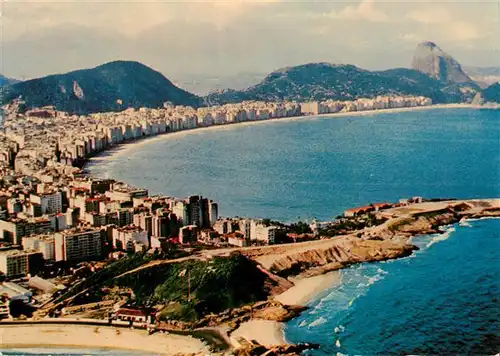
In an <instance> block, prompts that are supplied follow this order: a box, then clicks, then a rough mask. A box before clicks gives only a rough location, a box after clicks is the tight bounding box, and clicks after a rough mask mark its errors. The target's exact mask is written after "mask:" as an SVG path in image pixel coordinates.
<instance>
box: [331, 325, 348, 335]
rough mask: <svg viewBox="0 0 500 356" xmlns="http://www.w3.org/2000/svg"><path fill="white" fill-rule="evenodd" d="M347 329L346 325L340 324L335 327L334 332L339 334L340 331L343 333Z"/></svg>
mask: <svg viewBox="0 0 500 356" xmlns="http://www.w3.org/2000/svg"><path fill="white" fill-rule="evenodd" d="M344 331H345V327H344V325H339V326H336V327H335V329H333V332H334V333H335V334H339V333H342V332H344Z"/></svg>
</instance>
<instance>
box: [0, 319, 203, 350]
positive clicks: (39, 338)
mask: <svg viewBox="0 0 500 356" xmlns="http://www.w3.org/2000/svg"><path fill="white" fill-rule="evenodd" d="M0 344H1V347H2V348H3V349H7V348H24V347H32V348H36V347H51V348H56V347H63V348H64V347H75V348H85V349H115V350H116V349H122V350H131V351H141V352H144V353H149V354H157V355H175V354H179V353H181V354H189V353H200V354H205V355H209V354H210V350H209V349H208V347H207V346H206V345H205V344H204V343H203V342H201V341H200V340H198V339H195V338H192V337H189V336H181V335H173V334H161V333H156V334H152V335H148V334H147V332H146V330H129V329H123V328H120V329H117V328H113V327H94V326H80V325H43V326H42V325H30V326H14V325H9V326H0Z"/></svg>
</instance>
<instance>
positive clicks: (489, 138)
mask: <svg viewBox="0 0 500 356" xmlns="http://www.w3.org/2000/svg"><path fill="white" fill-rule="evenodd" d="M499 123H500V111H499V110H489V109H485V110H473V109H444V110H443V109H436V110H424V111H413V112H396V113H384V114H374V115H366V116H354V115H353V116H351V117H342V118H324V117H323V118H314V117H309V118H303V119H299V120H283V121H274V122H267V123H262V124H258V125H233V126H228V127H224V128H221V129H220V130H198V131H196V130H195V131H192V132H190V133H187V134H186V135H183V136H175V137H171V138H166V139H164V140H156V141H152V142H151V143H148V144H146V145H141V146H138V147H137V148H135V149H133V150H127V151H125V152H124V153H122V154H119V155H116V156H110V157H108V159H107V160H105V161H98V162H99V163H95V164H91V165H90V166H89V169H90V171H91V172H92V173H94V174H96V175H98V176H108V177H114V178H117V179H120V180H124V181H126V182H128V183H131V184H134V185H137V186H140V187H146V188H148V189H149V190H150V193H161V194H166V195H170V196H187V195H193V194H201V195H204V196H207V197H209V198H212V199H215V200H217V201H218V202H219V204H220V213H221V214H222V215H224V216H234V215H239V216H250V217H268V218H272V219H279V220H283V221H294V220H297V219H307V220H310V219H312V218H316V219H318V220H330V219H332V218H333V217H335V216H336V215H339V214H341V213H342V212H343V210H345V209H347V208H351V207H354V206H359V205H366V204H369V203H374V202H383V201H396V200H398V199H399V198H404V197H411V196H423V197H427V198H437V197H439V198H444V197H450V198H451V197H453V198H492V197H500V155H499V152H500V125H499ZM96 162H97V161H96ZM465 225H467V226H462V225H458V224H457V225H455V226H449V227H448V231H447V232H446V233H445V234H441V235H429V236H421V237H416V238H414V239H413V242H414V243H415V244H417V245H418V246H419V247H420V248H421V249H420V250H419V251H418V252H416V253H415V254H414V255H412V256H410V257H408V258H404V259H400V260H395V261H388V262H383V263H372V264H362V265H357V266H352V267H350V268H347V269H345V270H342V272H341V275H342V283H341V285H340V286H338V287H336V288H334V289H331V290H328V291H325V292H324V293H323V294H322V295H321V296H319V297H318V298H317V299H315V300H313V301H311V302H310V307H311V308H310V309H309V310H308V311H306V312H305V313H304V314H302V316H300V317H299V318H297V319H294V320H292V321H291V322H289V323H288V324H287V326H286V328H285V336H286V338H287V340H289V341H292V342H299V341H308V342H315V343H319V344H320V345H321V348H320V349H319V350H317V351H315V352H313V353H312V354H317V355H335V354H338V355H390V354H475V355H484V354H494V353H496V352H500V301H499V298H500V297H499V296H500V279H499V276H500V259H499V254H498V251H499V250H500V249H499V247H500V237H499V231H500V220H495V219H490V220H479V221H472V222H469V223H467V224H465Z"/></svg>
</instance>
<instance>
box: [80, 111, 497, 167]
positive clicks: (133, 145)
mask: <svg viewBox="0 0 500 356" xmlns="http://www.w3.org/2000/svg"><path fill="white" fill-rule="evenodd" d="M481 108H488V107H483V106H480V105H472V104H437V105H430V106H417V107H407V108H396V109H379V110H365V111H351V112H337V113H329V114H320V115H309V116H292V117H282V118H275V119H268V120H260V121H244V122H236V123H231V124H224V125H213V126H209V127H198V128H195V129H190V130H182V131H176V132H170V133H165V134H161V135H157V136H150V137H147V138H144V139H140V140H137V141H130V142H126V143H122V144H119V145H116V146H114V147H112V148H110V149H108V150H106V151H104V152H102V153H101V154H99V155H97V156H95V157H93V158H91V159H90V160H89V163H90V164H97V163H99V161H106V160H109V159H112V158H114V157H118V156H121V155H123V154H126V153H127V152H130V150H135V149H137V148H138V147H140V146H142V145H146V144H149V143H152V142H156V141H159V140H164V139H167V138H168V139H173V138H180V137H183V136H185V135H193V134H201V133H204V132H207V131H212V130H229V129H233V128H235V127H241V126H252V125H260V124H265V123H270V122H287V121H294V120H315V119H318V118H332V119H336V118H344V117H361V116H372V115H378V114H388V113H400V112H407V111H422V110H434V109H481Z"/></svg>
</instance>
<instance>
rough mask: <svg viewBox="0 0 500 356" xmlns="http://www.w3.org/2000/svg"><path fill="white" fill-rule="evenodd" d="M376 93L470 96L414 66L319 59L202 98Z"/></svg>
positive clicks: (441, 98)
mask: <svg viewBox="0 0 500 356" xmlns="http://www.w3.org/2000/svg"><path fill="white" fill-rule="evenodd" d="M472 86H473V88H476V86H475V85H472ZM378 95H422V96H427V97H430V98H431V99H432V100H433V102H438V103H447V102H457V101H465V100H470V99H471V95H469V94H468V93H467V92H463V91H462V90H461V85H457V84H455V83H443V82H441V81H439V80H437V79H435V78H431V77H429V76H428V75H427V74H425V73H422V72H420V71H418V70H414V69H408V68H394V69H389V70H385V71H369V70H366V69H362V68H358V67H356V66H354V65H352V64H332V63H326V62H321V63H307V64H303V65H298V66H294V67H285V68H280V69H277V70H275V71H273V72H271V73H270V74H268V75H267V76H266V77H265V78H264V79H263V80H262V81H261V82H260V83H259V84H257V85H253V86H251V87H249V88H247V89H243V90H225V91H219V92H217V93H210V94H209V95H207V96H206V101H208V102H210V103H213V104H224V103H234V102H238V101H243V100H264V101H275V100H278V101H280V100H298V101H304V100H305V101H307V100H327V99H335V100H353V99H358V98H370V97H375V96H378Z"/></svg>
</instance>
